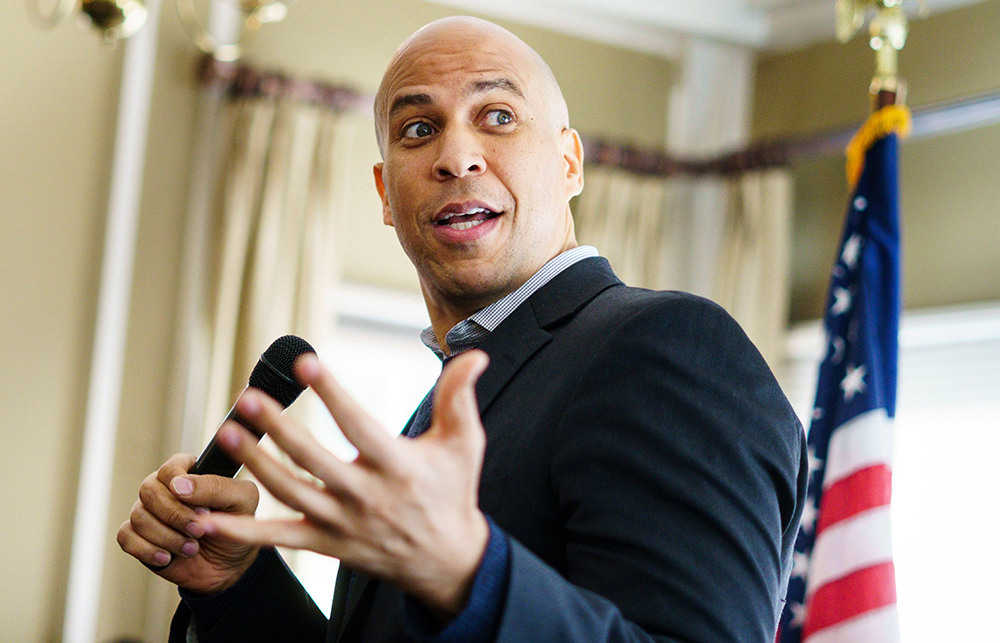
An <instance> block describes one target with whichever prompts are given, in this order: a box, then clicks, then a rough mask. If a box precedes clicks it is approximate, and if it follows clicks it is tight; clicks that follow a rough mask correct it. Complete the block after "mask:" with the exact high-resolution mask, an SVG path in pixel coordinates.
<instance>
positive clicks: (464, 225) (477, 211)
mask: <svg viewBox="0 0 1000 643" xmlns="http://www.w3.org/2000/svg"><path fill="white" fill-rule="evenodd" d="M498 216H500V213H499V212H494V211H492V210H488V209H486V208H478V207H477V208H469V209H468V210H466V211H465V212H452V213H449V214H446V215H445V216H443V217H441V218H440V219H438V220H437V221H435V222H434V223H436V224H437V225H439V226H447V227H449V228H451V229H452V230H468V229H470V228H475V227H476V226H478V225H481V224H482V223H484V222H486V221H489V220H490V219H493V218H496V217H498Z"/></svg>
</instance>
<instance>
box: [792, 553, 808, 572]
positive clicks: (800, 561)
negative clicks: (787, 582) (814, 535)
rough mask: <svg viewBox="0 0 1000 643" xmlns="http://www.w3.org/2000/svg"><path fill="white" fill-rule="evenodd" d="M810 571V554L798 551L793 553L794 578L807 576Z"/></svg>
mask: <svg viewBox="0 0 1000 643" xmlns="http://www.w3.org/2000/svg"><path fill="white" fill-rule="evenodd" d="M808 571H809V554H807V553H806V552H804V551H797V552H795V553H794V554H792V578H805V577H806V572H808Z"/></svg>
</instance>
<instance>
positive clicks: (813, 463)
mask: <svg viewBox="0 0 1000 643" xmlns="http://www.w3.org/2000/svg"><path fill="white" fill-rule="evenodd" d="M806 455H807V456H808V458H809V473H810V474H812V472H813V471H817V470H819V468H820V467H821V466H822V465H823V461H822V460H820V459H819V458H817V457H816V449H815V448H814V447H809V450H808V452H807V454H806Z"/></svg>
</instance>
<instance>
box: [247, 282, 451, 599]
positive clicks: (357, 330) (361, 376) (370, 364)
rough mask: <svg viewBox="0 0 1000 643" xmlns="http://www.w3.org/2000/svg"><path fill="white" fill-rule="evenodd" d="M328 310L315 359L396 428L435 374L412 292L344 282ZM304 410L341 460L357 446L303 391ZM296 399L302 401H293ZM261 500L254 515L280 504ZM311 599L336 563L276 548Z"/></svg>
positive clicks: (423, 316)
mask: <svg viewBox="0 0 1000 643" xmlns="http://www.w3.org/2000/svg"><path fill="white" fill-rule="evenodd" d="M331 309H332V310H334V311H335V312H336V320H335V323H334V329H333V332H332V333H331V334H330V337H329V340H328V341H326V342H325V343H323V344H321V345H318V346H317V347H316V349H317V353H318V354H319V356H320V358H321V359H322V360H323V363H324V364H326V366H327V367H329V368H330V370H331V371H333V374H334V376H335V377H336V378H337V381H338V382H340V384H341V385H342V386H343V387H344V388H345V389H347V391H348V392H349V393H350V394H351V396H352V397H353V398H354V399H355V400H356V401H357V402H358V403H359V404H360V405H361V406H362V407H364V408H365V410H367V411H368V413H370V414H371V415H372V416H373V417H375V419H377V420H378V421H379V423H380V424H382V426H383V427H385V429H386V430H387V431H389V432H390V433H392V434H398V433H399V432H400V431H401V430H402V429H403V426H404V425H405V424H406V421H407V420H408V419H409V417H410V415H411V414H412V413H413V411H414V410H415V409H416V408H417V405H418V404H420V401H421V400H422V399H423V398H424V395H426V394H427V391H428V390H430V388H431V386H433V385H434V381H435V380H436V379H437V376H438V375H439V374H440V372H441V362H440V360H438V358H437V357H435V356H434V354H433V353H432V352H431V351H430V350H428V349H427V348H426V347H425V346H424V345H423V344H422V343H421V342H420V339H419V335H420V331H421V330H422V329H423V328H425V327H427V326H428V325H430V321H429V320H428V318H427V311H426V309H425V308H424V303H423V299H422V298H421V297H420V296H419V295H415V294H411V293H404V292H397V291H390V290H381V289H378V288H373V287H368V286H357V285H344V286H342V287H340V288H338V289H337V290H336V291H335V293H334V294H333V295H332V305H331ZM306 400H309V402H307V403H306V404H305V405H303V406H305V407H306V408H305V409H304V412H305V413H306V414H307V415H308V416H309V418H310V419H309V426H310V427H311V428H312V430H313V432H314V433H315V435H316V436H317V438H318V439H319V440H320V442H322V443H323V444H324V446H326V447H327V448H329V449H330V450H331V451H332V452H333V453H335V454H337V455H338V456H340V457H341V458H342V459H344V460H351V459H353V458H354V456H355V455H356V454H357V451H356V450H355V449H354V447H352V446H351V445H350V443H349V442H348V441H347V440H346V439H345V438H344V436H343V434H342V433H341V432H340V430H339V429H338V428H337V427H336V425H335V424H334V422H333V420H332V419H331V418H330V416H329V414H328V412H327V411H326V409H325V408H323V407H322V405H321V404H320V403H319V400H318V398H316V397H315V396H314V395H312V394H311V392H310V393H308V394H307V395H303V402H304V401H306ZM299 404H302V403H301V402H300V403H299ZM276 502H277V501H275V500H273V499H270V498H268V499H267V505H268V506H267V508H266V509H265V508H264V505H265V500H264V499H263V498H262V501H261V503H262V508H261V510H260V511H259V512H258V513H259V514H264V513H265V512H266V513H270V512H278V513H280V511H281V509H280V508H277V507H275V506H274V505H272V504H271V503H276ZM281 554H282V557H284V558H285V560H286V561H287V562H288V564H289V566H290V567H291V568H292V569H293V570H294V571H295V575H296V576H297V577H298V578H299V581H301V583H302V585H303V586H304V587H305V588H306V590H308V591H309V594H310V595H311V596H312V598H313V600H314V601H315V602H316V605H317V606H318V607H319V608H320V609H321V610H323V612H324V613H328V612H329V609H330V605H331V603H332V600H333V586H334V582H335V581H336V578H337V567H338V565H339V562H338V561H337V560H335V559H332V558H329V557H326V556H321V555H319V554H315V553H313V552H308V551H291V550H284V549H283V550H282V552H281Z"/></svg>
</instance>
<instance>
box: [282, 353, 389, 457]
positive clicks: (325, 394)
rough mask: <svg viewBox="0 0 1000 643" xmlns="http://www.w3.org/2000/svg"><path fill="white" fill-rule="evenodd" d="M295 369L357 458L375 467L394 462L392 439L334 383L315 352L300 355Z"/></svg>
mask: <svg viewBox="0 0 1000 643" xmlns="http://www.w3.org/2000/svg"><path fill="white" fill-rule="evenodd" d="M295 373H296V376H297V377H298V379H299V382H300V383H302V384H305V385H306V386H309V387H310V388H312V389H313V390H314V391H316V394H317V395H319V397H320V399H321V400H323V403H324V404H325V405H326V408H327V409H329V411H330V414H331V415H332V416H333V419H334V420H336V422H337V426H339V427H340V430H341V431H343V433H344V437H346V438H347V439H348V441H350V443H351V444H353V445H354V447H355V448H356V449H357V450H358V456H359V457H360V458H362V459H363V460H364V461H365V462H368V463H370V464H372V465H374V466H376V467H382V466H385V467H389V468H391V467H393V466H394V465H395V460H396V458H397V457H398V456H397V453H396V449H395V448H394V446H395V440H394V439H393V438H392V437H391V436H390V435H389V434H388V432H386V431H385V430H384V429H383V428H382V427H381V426H379V424H378V422H376V421H375V420H374V419H372V417H371V416H370V415H368V413H366V412H365V410H364V409H362V408H361V406H360V405H359V404H358V403H357V402H355V401H354V399H353V398H352V397H351V396H350V395H349V394H348V393H347V391H345V390H344V389H343V388H342V387H341V386H340V384H338V383H337V380H336V379H334V377H333V374H331V373H330V371H328V370H327V369H326V368H325V367H323V365H322V364H320V362H319V359H318V358H317V357H316V356H315V355H314V354H312V353H307V354H303V355H302V356H301V357H299V359H298V360H296V362H295Z"/></svg>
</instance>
